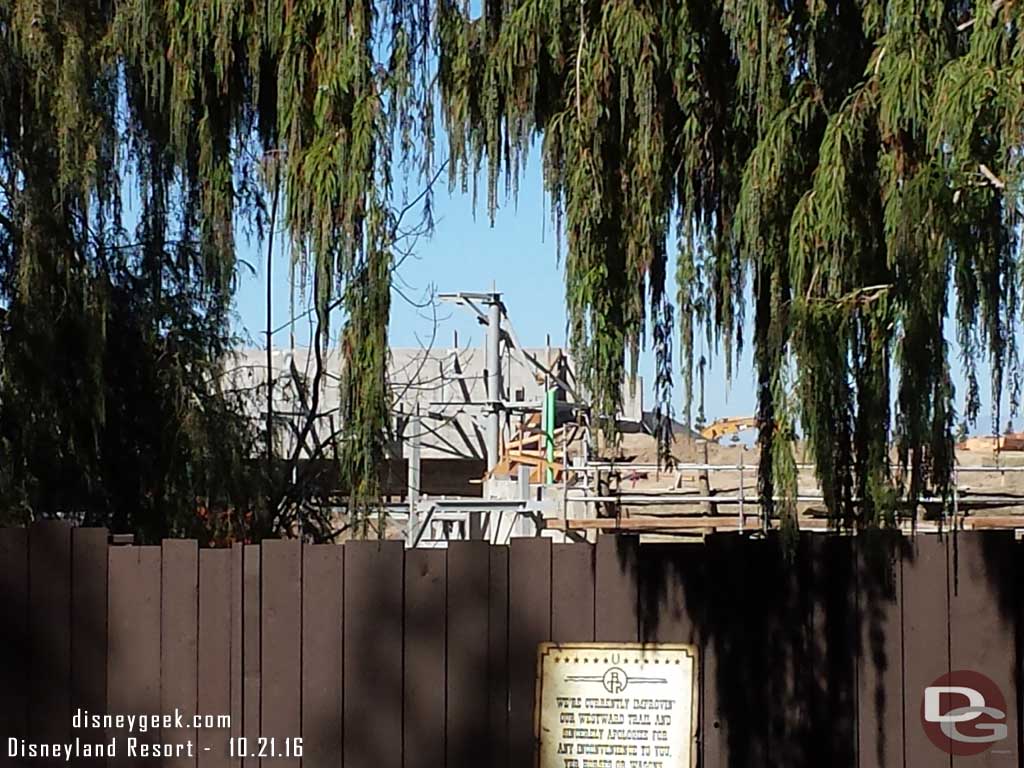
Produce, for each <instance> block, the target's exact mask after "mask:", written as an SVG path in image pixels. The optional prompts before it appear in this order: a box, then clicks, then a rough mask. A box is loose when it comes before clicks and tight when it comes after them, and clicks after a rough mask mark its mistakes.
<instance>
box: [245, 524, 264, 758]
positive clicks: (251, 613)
mask: <svg viewBox="0 0 1024 768" xmlns="http://www.w3.org/2000/svg"><path fill="white" fill-rule="evenodd" d="M261 558H262V548H261V547H260V545H259V544H246V545H244V548H243V554H242V737H243V738H244V739H245V740H246V742H247V745H248V746H249V747H252V746H253V745H256V743H257V739H259V736H260V695H261V673H260V647H261V644H262V643H261V640H260V616H261V613H260V610H261V609H260V568H261ZM259 764H260V761H259V759H258V758H253V757H248V756H243V758H242V765H243V766H244V768H256V767H257V766H258V765H259Z"/></svg>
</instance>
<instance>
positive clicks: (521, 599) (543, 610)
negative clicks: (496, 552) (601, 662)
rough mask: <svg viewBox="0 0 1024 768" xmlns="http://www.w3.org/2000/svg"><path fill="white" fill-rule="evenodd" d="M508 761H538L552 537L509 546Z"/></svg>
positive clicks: (520, 763) (526, 763) (513, 763)
mask: <svg viewBox="0 0 1024 768" xmlns="http://www.w3.org/2000/svg"><path fill="white" fill-rule="evenodd" d="M508 615H509V649H508V657H509V659H508V671H509V722H508V729H509V766H511V767H513V768H517V767H518V766H530V765H533V762H534V742H535V738H534V721H533V709H534V697H535V695H536V694H535V683H536V679H537V647H538V645H540V643H543V642H546V641H548V640H549V639H550V638H551V540H550V539H542V538H537V539H512V545H511V548H510V550H509V606H508Z"/></svg>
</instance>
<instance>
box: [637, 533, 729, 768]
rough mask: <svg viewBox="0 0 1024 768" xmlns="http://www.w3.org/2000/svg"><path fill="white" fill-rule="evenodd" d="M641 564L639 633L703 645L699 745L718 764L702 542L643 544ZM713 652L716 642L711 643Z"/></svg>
mask: <svg viewBox="0 0 1024 768" xmlns="http://www.w3.org/2000/svg"><path fill="white" fill-rule="evenodd" d="M641 551H642V558H641V569H640V638H641V640H642V641H643V642H644V643H690V644H693V645H695V646H697V648H698V654H699V656H698V663H697V672H698V674H699V675H701V681H702V685H701V687H699V688H698V693H697V696H698V701H697V722H698V740H699V743H698V745H697V749H698V754H699V755H701V756H700V757H698V763H699V764H700V765H702V766H704V765H709V764H713V761H708V760H705V758H704V757H703V747H704V745H705V738H704V720H703V712H704V696H705V694H704V690H703V675H704V667H705V663H706V657H707V656H708V652H709V651H708V648H710V644H707V646H705V644H704V643H703V642H702V637H701V636H700V634H698V626H699V620H700V618H701V611H702V606H701V600H702V599H703V598H704V596H705V595H706V594H707V593H708V590H707V589H706V588H705V584H704V571H705V569H706V567H707V562H706V550H705V547H703V546H686V545H683V546H680V545H678V544H652V545H649V546H644V547H643V549H642V550H641ZM711 652H712V653H713V648H712V649H711Z"/></svg>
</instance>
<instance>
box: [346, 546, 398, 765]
mask: <svg viewBox="0 0 1024 768" xmlns="http://www.w3.org/2000/svg"><path fill="white" fill-rule="evenodd" d="M404 552H405V549H404V547H403V543H402V542H401V541H379V542H378V541H354V542H349V543H347V544H346V545H345V640H344V642H345V649H344V657H345V663H344V676H345V703H344V715H345V718H344V729H345V731H344V732H345V744H344V764H345V766H346V768H363V767H364V766H365V768H398V767H399V766H401V765H402V739H401V733H402V685H403V681H402V650H403V649H402V615H403V610H402V592H403V590H402V587H403V565H404ZM368 702H372V703H373V710H372V717H368V716H367V706H368Z"/></svg>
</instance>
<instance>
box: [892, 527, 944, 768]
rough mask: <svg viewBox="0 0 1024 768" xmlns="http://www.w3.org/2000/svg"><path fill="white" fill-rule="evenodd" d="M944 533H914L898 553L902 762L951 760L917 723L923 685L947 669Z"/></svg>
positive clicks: (930, 766) (927, 765)
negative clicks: (901, 614)
mask: <svg viewBox="0 0 1024 768" xmlns="http://www.w3.org/2000/svg"><path fill="white" fill-rule="evenodd" d="M948 548H949V537H948V536H936V535H929V534H918V535H916V536H914V537H912V538H911V539H910V542H909V545H908V546H907V547H906V548H905V550H904V554H903V558H902V563H901V567H902V586H903V599H902V601H901V605H902V609H903V722H904V723H905V725H906V730H905V732H904V745H905V748H904V756H905V759H906V763H905V766H906V768H938V766H948V765H950V756H949V754H948V751H947V752H943V751H942V750H940V749H939V748H938V747H937V746H935V745H934V744H933V743H932V742H931V741H930V740H929V739H928V736H927V735H926V734H925V731H924V728H922V726H921V702H922V699H923V696H924V689H925V687H926V686H929V685H931V684H932V682H933V681H934V680H935V679H936V678H938V677H939V676H941V675H944V674H947V673H948V672H949V671H950V667H949V624H948V621H949V613H948V611H949V572H948V554H949V553H948Z"/></svg>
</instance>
